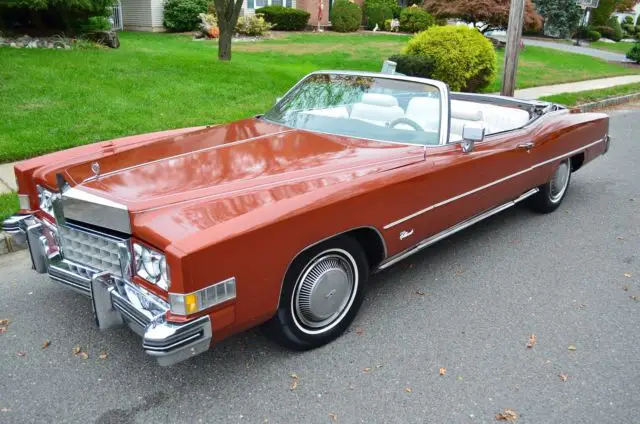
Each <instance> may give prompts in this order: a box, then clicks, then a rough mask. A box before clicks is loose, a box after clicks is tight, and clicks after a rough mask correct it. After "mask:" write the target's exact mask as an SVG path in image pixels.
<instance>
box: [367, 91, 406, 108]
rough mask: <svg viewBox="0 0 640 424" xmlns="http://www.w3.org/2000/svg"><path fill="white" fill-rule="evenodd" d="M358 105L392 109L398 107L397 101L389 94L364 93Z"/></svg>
mask: <svg viewBox="0 0 640 424" xmlns="http://www.w3.org/2000/svg"><path fill="white" fill-rule="evenodd" d="M360 103H364V104H367V105H374V106H385V107H394V106H398V100H397V99H396V98H395V97H393V96H390V95H389V94H378V93H364V94H363V95H362V99H360Z"/></svg>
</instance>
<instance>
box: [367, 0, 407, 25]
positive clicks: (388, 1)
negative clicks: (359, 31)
mask: <svg viewBox="0 0 640 424" xmlns="http://www.w3.org/2000/svg"><path fill="white" fill-rule="evenodd" d="M373 6H386V7H388V8H389V9H390V10H391V13H392V14H393V17H394V18H396V19H398V18H399V17H400V11H401V10H402V7H401V6H400V5H398V3H397V2H396V0H364V3H362V13H363V14H364V16H368V15H367V10H368V9H369V8H370V7H373ZM373 26H375V24H374V25H373Z"/></svg>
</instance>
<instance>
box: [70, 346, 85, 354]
mask: <svg viewBox="0 0 640 424" xmlns="http://www.w3.org/2000/svg"><path fill="white" fill-rule="evenodd" d="M71 352H73V354H74V355H77V354H78V353H80V352H82V348H81V347H80V346H76V347H74V348H73V350H72V351H71Z"/></svg>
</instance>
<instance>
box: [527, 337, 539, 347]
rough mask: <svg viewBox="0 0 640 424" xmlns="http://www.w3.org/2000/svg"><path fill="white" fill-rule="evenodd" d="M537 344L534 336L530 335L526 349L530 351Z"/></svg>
mask: <svg viewBox="0 0 640 424" xmlns="http://www.w3.org/2000/svg"><path fill="white" fill-rule="evenodd" d="M537 342H538V339H537V338H536V335H535V334H532V335H531V336H529V343H527V347H528V348H529V349H531V348H532V347H533V346H535V344H536V343H537Z"/></svg>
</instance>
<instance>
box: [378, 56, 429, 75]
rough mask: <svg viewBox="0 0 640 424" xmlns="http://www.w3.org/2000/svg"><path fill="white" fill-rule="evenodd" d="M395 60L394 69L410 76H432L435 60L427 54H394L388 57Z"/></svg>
mask: <svg viewBox="0 0 640 424" xmlns="http://www.w3.org/2000/svg"><path fill="white" fill-rule="evenodd" d="M389 60H391V61H393V62H396V64H397V66H396V71H398V72H399V73H401V74H405V75H408V76H410V77H422V78H432V77H433V72H434V70H435V61H434V60H433V58H431V57H429V56H417V55H413V54H396V55H393V56H391V57H390V58H389Z"/></svg>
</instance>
